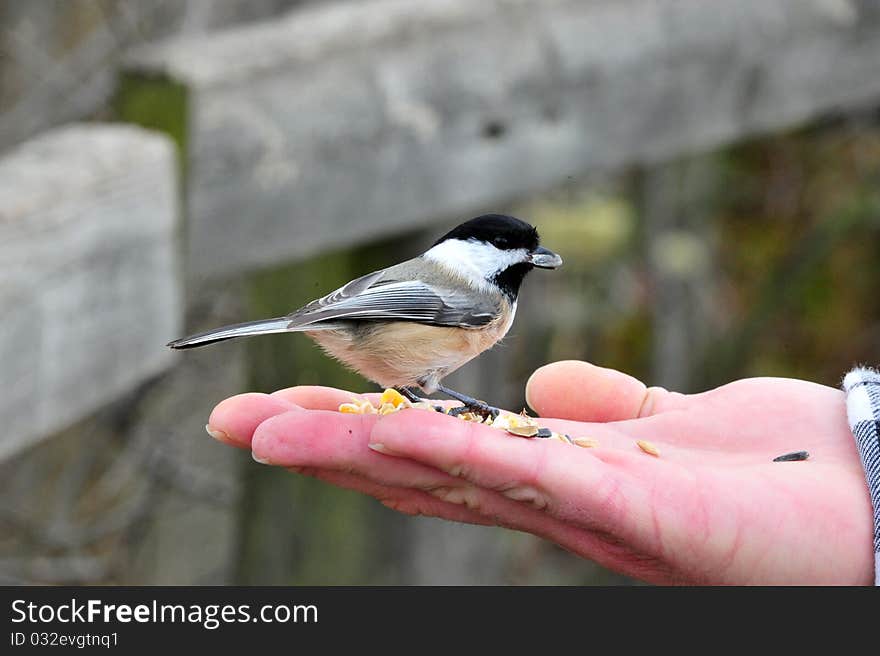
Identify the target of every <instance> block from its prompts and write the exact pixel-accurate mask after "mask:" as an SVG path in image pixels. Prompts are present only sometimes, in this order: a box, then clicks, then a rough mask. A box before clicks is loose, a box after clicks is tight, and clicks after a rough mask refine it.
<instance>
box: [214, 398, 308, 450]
mask: <svg viewBox="0 0 880 656" xmlns="http://www.w3.org/2000/svg"><path fill="white" fill-rule="evenodd" d="M294 407H296V406H294V405H293V404H292V403H290V402H289V401H287V400H285V399H283V398H280V397H275V396H271V395H268V394H258V393H256V392H249V393H247V394H238V395H237V396H232V397H230V398H228V399H225V400H223V401H221V402H220V403H219V404H218V405H217V407H215V408H214V410H213V411H212V412H211V416H210V417H209V418H208V425H207V426H206V428H207V430H208V434H209V435H211V437H213V438H214V439H217V440H219V441H221V442H224V443H226V444H230V445H232V446H237V447H239V448H250V444H251V438H252V437H253V434H254V431H255V430H256V428H257V426H259V425H260V424H261V423H263V422H264V421H265V420H266V419H268V418H269V417H274V416H275V415H279V414H282V413H284V412H287V411H289V410H291V409H293V408H294Z"/></svg>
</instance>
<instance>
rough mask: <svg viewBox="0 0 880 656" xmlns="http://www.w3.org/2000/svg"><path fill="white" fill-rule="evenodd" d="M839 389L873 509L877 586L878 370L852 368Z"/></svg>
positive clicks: (879, 558) (879, 505)
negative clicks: (843, 394) (844, 402)
mask: <svg viewBox="0 0 880 656" xmlns="http://www.w3.org/2000/svg"><path fill="white" fill-rule="evenodd" d="M843 391H844V392H846V413H847V417H848V418H849V427H850V429H851V430H852V433H853V437H854V438H855V440H856V447H857V448H858V450H859V457H860V458H861V460H862V467H864V469H865V479H866V480H867V482H868V489H869V490H870V493H871V505H872V506H873V508H874V585H878V586H880V372H878V371H875V370H873V369H869V368H867V367H859V368H856V369H853V370H852V371H850V372H849V373H848V374H847V375H846V377H845V378H844V379H843Z"/></svg>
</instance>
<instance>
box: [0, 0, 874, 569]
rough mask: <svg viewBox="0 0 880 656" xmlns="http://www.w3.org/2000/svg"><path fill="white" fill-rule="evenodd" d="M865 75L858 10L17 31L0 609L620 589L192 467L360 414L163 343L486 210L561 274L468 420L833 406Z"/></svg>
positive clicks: (765, 2) (316, 495)
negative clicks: (537, 386) (738, 384)
mask: <svg viewBox="0 0 880 656" xmlns="http://www.w3.org/2000/svg"><path fill="white" fill-rule="evenodd" d="M878 71H880V10H878V9H877V8H876V6H875V5H874V3H872V2H867V1H859V0H809V1H801V0H798V1H794V0H761V1H760V2H759V1H758V0H746V1H743V2H737V3H733V2H731V3H704V2H698V1H696V0H692V1H688V0H663V1H660V2H656V1H654V0H627V1H626V2H604V1H599V0H596V1H594V2H586V1H584V2H574V1H571V0H569V1H565V0H550V1H545V2H540V1H538V0H493V1H490V2H484V3H471V2H467V1H466V0H442V1H441V0H434V1H431V2H417V1H411V2H409V1H404V0H368V1H365V2H354V1H349V2H345V1H341V0H336V1H333V2H330V1H327V2H322V1H320V0H314V1H312V2H297V1H296V0H250V1H248V2H244V1H238V0H190V1H188V2H172V1H169V0H141V1H138V2H134V1H133V0H68V1H64V2H62V1H60V0H58V1H54V0H41V1H40V2H31V1H25V0H0V149H2V152H0V385H2V388H3V392H4V396H5V398H4V399H2V400H0V422H2V424H3V426H4V428H5V430H4V434H3V435H2V436H0V581H2V582H3V583H7V584H233V583H235V584H318V585H321V584H345V585H359V584H578V585H581V584H617V583H632V581H629V580H627V579H625V578H623V577H620V576H618V575H616V574H613V573H611V572H608V571H606V570H604V569H602V568H600V567H599V566H597V565H594V564H593V563H590V562H587V561H584V560H582V559H580V558H577V557H575V556H572V555H571V554H568V553H567V552H565V551H563V550H561V549H560V548H558V547H556V546H554V545H552V544H550V543H548V542H545V541H542V540H540V539H538V538H535V537H533V536H530V535H524V534H518V533H515V532H511V531H507V530H502V529H492V528H485V527H472V526H464V525H456V524H451V523H446V522H443V521H440V520H434V519H428V518H410V517H403V516H398V515H396V514H395V513H393V512H392V511H390V510H388V509H386V508H384V507H383V506H381V505H380V504H378V503H377V502H374V501H373V500H371V499H367V498H364V497H361V496H358V495H356V494H353V493H349V492H346V491H342V490H338V489H335V488H331V487H330V486H328V485H325V484H322V483H320V482H316V481H313V480H309V479H306V478H303V477H301V476H297V475H294V474H289V473H286V472H284V471H277V470H274V469H271V468H267V467H263V466H260V465H258V464H256V463H254V462H253V461H252V460H251V458H250V455H249V454H248V453H246V452H244V453H242V452H237V451H234V450H232V449H229V448H226V447H224V446H222V445H220V444H218V443H216V442H214V441H213V440H211V439H210V438H209V437H208V436H207V435H205V433H204V429H203V426H204V424H205V422H206V420H207V417H208V414H209V412H210V410H211V409H212V408H213V406H214V405H215V404H216V403H217V402H218V401H220V400H221V399H222V398H225V397H226V396H229V395H232V394H235V393H238V392H241V391H246V390H257V391H264V392H269V391H273V390H275V389H278V388H281V387H287V386H291V385H296V384H324V385H334V386H340V387H345V388H349V389H354V390H366V389H370V387H369V385H368V384H367V383H365V382H364V381H363V380H362V379H359V378H358V377H357V376H355V375H353V374H350V373H348V372H345V371H343V370H341V369H340V368H339V367H338V366H337V365H336V364H334V363H333V362H330V361H329V360H328V359H327V358H325V357H324V356H323V355H321V354H320V352H319V351H318V350H317V349H316V348H315V347H314V346H313V345H312V343H311V342H310V341H309V340H307V339H306V338H304V337H301V336H271V337H264V338H260V339H256V340H250V341H240V342H232V343H224V344H222V345H217V346H214V347H211V348H208V349H202V350H198V351H191V352H186V353H183V354H176V353H171V352H170V351H168V350H167V349H165V348H164V344H165V343H166V342H167V341H169V340H170V339H173V338H176V337H179V336H181V335H183V334H185V333H189V332H192V331H195V330H198V329H202V328H209V327H214V326H217V325H220V324H222V323H224V322H227V323H229V322H237V321H244V320H249V319H256V318H263V317H266V316H275V315H278V314H283V313H286V312H288V311H290V310H292V309H294V308H296V307H298V306H299V305H301V304H302V303H304V302H306V301H308V300H311V299H312V298H314V297H316V296H318V295H320V294H323V293H326V292H327V291H330V290H332V289H334V288H335V287H336V286H338V285H339V284H342V283H344V282H346V281H347V280H349V279H351V278H352V277H354V276H357V275H361V274H363V273H365V272H368V271H371V270H374V269H376V268H379V267H382V266H386V265H388V264H391V263H393V262H396V261H400V260H401V259H404V258H405V257H410V256H413V255H415V254H417V253H419V252H420V251H421V250H422V249H423V248H424V247H425V246H427V245H429V244H430V243H431V242H432V241H433V240H434V239H436V238H437V237H438V236H439V235H440V234H442V233H443V232H445V231H446V230H448V229H449V228H450V227H451V226H453V225H455V224H457V223H459V222H460V221H461V220H463V219H466V218H469V217H471V216H474V215H476V214H479V213H482V212H484V211H499V212H505V213H511V214H514V215H516V216H519V217H522V218H524V219H526V220H528V221H530V222H532V223H533V224H535V225H537V226H538V228H539V230H540V233H541V235H542V241H543V243H544V244H546V245H547V246H548V247H550V248H552V249H553V250H556V251H557V252H559V253H561V254H562V256H563V257H564V258H565V266H564V267H563V268H562V269H560V270H559V271H556V272H553V273H541V274H535V275H533V276H531V277H530V278H529V279H528V280H527V281H526V283H525V286H524V290H523V296H522V299H521V302H520V309H519V312H518V316H517V320H516V323H515V324H514V327H513V329H512V330H511V333H510V335H509V336H508V337H507V339H506V340H505V341H504V342H503V344H502V345H500V346H498V347H496V349H494V350H493V351H491V352H489V353H487V354H485V355H484V356H483V357H481V358H480V359H479V360H478V361H476V362H473V363H471V364H470V365H468V366H466V367H465V368H464V369H462V370H461V371H460V372H458V373H456V374H455V375H454V376H453V377H450V379H448V382H449V385H450V386H451V387H453V388H454V389H460V390H461V391H464V392H468V393H472V394H474V395H476V396H480V397H482V398H486V399H488V400H490V401H491V402H493V403H495V404H497V405H501V406H506V407H509V408H512V409H519V408H520V407H522V406H523V405H524V403H525V401H524V398H523V387H524V383H525V380H526V379H527V377H528V375H529V374H530V373H531V372H532V371H533V370H534V369H535V368H536V367H538V366H540V365H541V364H543V363H545V362H548V361H552V360H557V359H585V360H589V361H591V362H594V363H596V364H599V365H602V366H607V367H614V368H617V369H620V370H622V371H625V372H628V373H630V374H632V375H634V376H636V377H638V378H640V379H642V380H644V381H646V382H647V383H648V384H653V385H663V386H666V387H669V388H672V389H676V390H680V391H683V392H692V391H699V390H704V389H707V388H710V387H714V386H717V385H721V384H724V383H726V382H729V381H731V380H734V379H737V378H741V377H747V376H790V377H798V378H804V379H807V380H812V381H815V382H818V383H822V384H825V385H831V386H837V385H839V383H840V380H841V378H842V376H843V374H844V373H845V372H846V371H847V369H848V368H850V367H851V366H853V365H855V364H858V363H863V364H873V365H877V364H878V363H880V294H878V291H877V290H878V288H880V111H878V110H880V76H878V74H877V72H878ZM585 393H587V394H588V393H589V390H585Z"/></svg>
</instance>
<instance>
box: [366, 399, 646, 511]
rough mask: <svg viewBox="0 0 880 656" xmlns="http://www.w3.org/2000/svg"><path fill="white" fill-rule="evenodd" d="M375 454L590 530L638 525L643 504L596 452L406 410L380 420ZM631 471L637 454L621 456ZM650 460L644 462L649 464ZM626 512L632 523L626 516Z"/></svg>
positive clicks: (619, 471)
mask: <svg viewBox="0 0 880 656" xmlns="http://www.w3.org/2000/svg"><path fill="white" fill-rule="evenodd" d="M369 446H370V448H372V449H374V450H377V451H379V452H380V453H384V454H386V455H392V456H397V457H403V458H407V459H410V460H415V461H417V462H419V463H423V464H425V465H428V466H430V467H434V468H436V469H440V470H441V471H444V472H446V473H448V474H449V475H450V476H453V477H455V478H462V479H464V480H466V481H468V482H470V483H473V484H474V485H475V486H477V487H480V488H487V489H489V490H493V491H497V492H501V493H503V494H504V495H505V496H507V497H509V498H511V499H514V500H524V501H527V502H528V503H531V504H532V505H534V506H535V507H539V508H546V509H547V510H548V511H549V512H551V513H553V514H554V515H556V516H558V517H565V518H572V519H576V520H577V521H578V522H580V523H581V524H582V525H584V526H591V527H595V526H604V527H607V526H610V525H616V524H617V523H619V522H622V521H626V522H632V521H639V520H640V519H642V517H643V515H644V508H646V507H647V504H644V505H643V506H642V508H638V507H637V504H636V503H635V499H634V498H631V497H635V496H636V494H635V493H636V492H637V491H638V485H637V484H636V483H635V482H634V480H633V477H632V476H629V475H628V474H627V473H626V471H625V468H621V467H612V466H610V465H608V464H606V463H605V462H604V461H603V460H602V459H600V458H598V457H596V455H594V454H593V453H592V452H593V451H595V450H594V449H580V448H577V447H574V446H572V445H569V444H563V443H561V442H557V441H555V440H541V439H531V440H530V439H521V438H514V437H512V436H510V435H507V434H506V433H503V432H502V431H498V430H495V429H493V428H489V427H488V426H483V425H481V424H475V423H472V422H466V421H462V420H460V419H453V418H450V417H446V416H443V415H439V414H438V415H432V414H427V415H425V413H424V412H423V411H418V410H404V411H402V412H397V413H394V414H391V415H387V416H384V417H380V418H379V419H378V420H377V421H376V422H375V423H374V426H373V430H372V434H371V435H370V445H369ZM615 453H616V454H617V455H616V456H615V460H616V461H617V462H618V463H620V462H623V463H624V464H627V462H628V461H627V458H630V459H636V458H638V457H639V455H637V454H635V453H633V454H628V453H624V452H615ZM644 455H645V454H641V456H644ZM624 511H628V512H629V515H628V516H627V517H622V516H621V514H622V513H624Z"/></svg>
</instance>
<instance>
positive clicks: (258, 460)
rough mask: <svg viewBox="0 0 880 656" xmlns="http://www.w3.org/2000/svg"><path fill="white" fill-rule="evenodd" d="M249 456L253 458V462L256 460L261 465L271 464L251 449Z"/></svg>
mask: <svg viewBox="0 0 880 656" xmlns="http://www.w3.org/2000/svg"><path fill="white" fill-rule="evenodd" d="M251 458H253V459H254V461H255V462H258V463H260V464H261V465H271V464H272V463H271V462H269V460H265V459H263V458H260V457H258V456H257V454H256V453H254V452H253V451H251Z"/></svg>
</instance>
